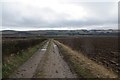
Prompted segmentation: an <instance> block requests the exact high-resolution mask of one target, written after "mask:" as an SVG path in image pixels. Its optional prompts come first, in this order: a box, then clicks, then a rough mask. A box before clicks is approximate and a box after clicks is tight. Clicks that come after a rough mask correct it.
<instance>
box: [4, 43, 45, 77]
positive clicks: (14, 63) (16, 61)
mask: <svg viewBox="0 0 120 80" xmlns="http://www.w3.org/2000/svg"><path fill="white" fill-rule="evenodd" d="M45 43H46V41H42V42H40V43H39V44H37V45H35V46H33V47H30V48H28V49H26V50H24V51H22V52H21V53H19V54H16V55H14V56H10V60H9V61H8V62H7V63H3V66H2V70H3V72H2V74H3V75H2V77H3V78H8V77H9V76H10V75H11V74H12V73H14V71H15V70H16V69H17V68H18V67H19V66H20V65H22V64H23V63H24V62H25V61H27V60H28V59H29V58H30V57H31V56H32V55H33V54H34V53H35V52H36V51H37V50H38V49H40V48H41V47H42V46H43V45H44V44H45Z"/></svg>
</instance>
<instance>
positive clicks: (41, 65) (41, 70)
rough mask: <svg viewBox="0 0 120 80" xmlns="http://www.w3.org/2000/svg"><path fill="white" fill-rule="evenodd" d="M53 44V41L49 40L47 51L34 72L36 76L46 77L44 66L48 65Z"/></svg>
mask: <svg viewBox="0 0 120 80" xmlns="http://www.w3.org/2000/svg"><path fill="white" fill-rule="evenodd" d="M51 45H52V41H51V40H48V46H47V49H46V52H45V54H44V56H43V57H42V60H41V61H40V63H39V65H38V68H37V69H36V72H35V74H34V76H33V77H34V78H44V77H45V72H44V66H45V65H46V61H47V60H48V56H49V53H50V50H51Z"/></svg>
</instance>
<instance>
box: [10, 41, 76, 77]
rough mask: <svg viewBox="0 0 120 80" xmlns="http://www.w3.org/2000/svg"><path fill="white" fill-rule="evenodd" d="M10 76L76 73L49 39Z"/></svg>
mask: <svg viewBox="0 0 120 80" xmlns="http://www.w3.org/2000/svg"><path fill="white" fill-rule="evenodd" d="M41 69H42V70H41ZM41 71H42V73H41ZM10 78H76V75H75V74H73V73H72V72H71V70H70V68H69V66H68V65H67V63H66V62H65V61H64V60H63V58H62V56H61V55H60V53H59V49H58V47H57V45H56V44H54V43H53V42H52V41H51V40H50V41H48V42H46V43H45V45H44V46H43V48H42V49H39V50H38V51H37V52H36V53H35V54H34V55H33V56H32V57H31V58H30V59H29V60H27V61H26V62H25V63H24V64H23V65H21V66H20V67H19V68H18V69H17V70H16V71H15V72H14V73H13V74H12V75H11V76H10Z"/></svg>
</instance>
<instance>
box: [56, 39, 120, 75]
mask: <svg viewBox="0 0 120 80" xmlns="http://www.w3.org/2000/svg"><path fill="white" fill-rule="evenodd" d="M56 40H58V41H60V42H61V43H63V44H65V45H67V46H69V47H71V48H72V49H73V50H76V51H79V52H82V53H83V54H84V55H86V56H88V58H90V59H91V60H94V61H96V62H97V63H99V64H103V65H104V66H105V67H107V68H110V69H111V70H113V71H115V72H116V73H120V64H119V60H118V59H119V57H120V49H119V48H118V43H119V41H120V40H119V39H118V37H74V38H68V37H67V38H59V39H56Z"/></svg>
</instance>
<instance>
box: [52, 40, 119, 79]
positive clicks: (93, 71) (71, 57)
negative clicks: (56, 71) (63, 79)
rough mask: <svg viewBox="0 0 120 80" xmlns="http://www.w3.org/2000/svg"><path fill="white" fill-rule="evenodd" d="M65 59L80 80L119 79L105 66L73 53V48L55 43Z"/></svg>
mask: <svg viewBox="0 0 120 80" xmlns="http://www.w3.org/2000/svg"><path fill="white" fill-rule="evenodd" d="M54 42H55V43H56V44H57V46H58V48H59V50H60V52H61V54H62V55H63V59H64V60H65V61H66V62H67V63H68V65H69V66H70V68H71V70H72V71H73V72H75V73H76V74H77V76H78V77H80V78H117V77H118V75H117V74H116V73H114V72H112V71H111V70H108V69H106V68H105V67H104V66H102V65H99V64H97V63H95V62H94V61H92V60H90V59H88V58H87V57H86V56H84V55H83V54H81V53H78V52H76V51H73V50H72V49H71V48H69V47H67V46H65V45H63V44H62V43H60V42H58V41H54Z"/></svg>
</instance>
